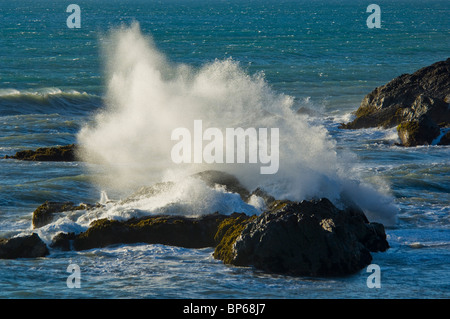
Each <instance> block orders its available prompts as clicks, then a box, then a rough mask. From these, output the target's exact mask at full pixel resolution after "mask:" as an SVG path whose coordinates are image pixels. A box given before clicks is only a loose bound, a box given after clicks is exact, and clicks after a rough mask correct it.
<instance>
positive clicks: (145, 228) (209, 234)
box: [51, 213, 250, 250]
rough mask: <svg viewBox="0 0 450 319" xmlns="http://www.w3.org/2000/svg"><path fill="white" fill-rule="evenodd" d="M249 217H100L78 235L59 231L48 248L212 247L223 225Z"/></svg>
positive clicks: (218, 238)
mask: <svg viewBox="0 0 450 319" xmlns="http://www.w3.org/2000/svg"><path fill="white" fill-rule="evenodd" d="M248 218H250V217H249V216H246V215H245V214H238V213H235V214H231V215H222V214H218V213H215V214H209V215H204V216H200V217H195V218H194V217H185V216H168V215H158V216H149V217H143V218H132V219H130V220H127V221H117V220H108V219H99V220H96V221H94V222H93V223H92V224H91V225H90V227H89V229H88V230H86V231H85V232H83V233H80V234H77V235H75V234H59V235H57V236H55V238H54V239H53V242H52V244H51V247H53V248H61V249H63V250H67V249H70V248H71V247H73V249H75V250H86V249H91V248H99V247H106V246H109V245H113V244H133V243H147V244H162V245H170V246H178V247H185V248H205V247H215V246H216V245H217V244H218V242H219V241H220V240H221V239H222V237H221V236H217V232H218V230H219V229H223V227H224V224H226V225H232V224H233V222H234V221H236V220H237V219H239V220H245V219H248Z"/></svg>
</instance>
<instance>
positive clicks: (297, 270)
mask: <svg viewBox="0 0 450 319" xmlns="http://www.w3.org/2000/svg"><path fill="white" fill-rule="evenodd" d="M388 248H389V244H388V243H387V241H386V234H385V232H384V226H383V225H381V224H378V223H369V222H368V220H367V218H366V216H365V215H364V213H363V212H362V211H360V210H359V209H346V210H339V209H337V208H336V207H335V206H334V205H333V204H332V203H331V202H330V201H329V200H327V199H321V200H318V201H302V202H301V203H298V202H290V201H277V202H275V203H274V205H273V206H272V207H271V209H269V210H268V211H266V212H264V213H263V214H262V215H260V216H258V217H257V218H256V219H254V220H252V221H250V222H249V223H248V224H247V225H246V227H245V229H244V230H243V231H242V233H241V234H240V235H239V236H238V237H237V238H236V240H235V242H234V243H232V247H231V249H232V252H231V254H229V255H228V256H227V258H226V259H225V260H224V262H226V263H230V264H233V265H237V266H254V267H255V268H257V269H261V270H263V271H268V272H271V273H280V274H287V275H301V276H334V275H347V274H351V273H355V272H357V271H359V270H361V269H362V268H364V267H365V266H367V265H368V264H370V262H371V260H372V256H371V254H370V251H373V252H375V251H385V250H386V249H388Z"/></svg>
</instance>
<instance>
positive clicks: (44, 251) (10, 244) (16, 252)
mask: <svg viewBox="0 0 450 319" xmlns="http://www.w3.org/2000/svg"><path fill="white" fill-rule="evenodd" d="M48 254H49V251H48V248H47V245H46V244H45V243H44V242H43V241H42V239H41V238H40V237H39V236H38V235H37V234H36V233H33V234H32V235H29V236H23V237H15V238H10V239H0V258H1V259H15V258H37V257H45V256H47V255H48Z"/></svg>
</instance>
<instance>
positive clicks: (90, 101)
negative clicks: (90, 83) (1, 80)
mask: <svg viewBox="0 0 450 319" xmlns="http://www.w3.org/2000/svg"><path fill="white" fill-rule="evenodd" d="M101 105H102V98H101V97H99V96H97V95H94V94H88V93H86V92H79V91H76V90H61V89H59V88H54V87H47V88H40V89H24V90H18V89H14V88H7V89H0V116H8V115H23V114H33V113H39V114H41V113H44V114H47V113H59V114H62V113H63V114H72V115H78V114H85V113H86V112H89V111H93V110H96V109H98V108H99V107H101Z"/></svg>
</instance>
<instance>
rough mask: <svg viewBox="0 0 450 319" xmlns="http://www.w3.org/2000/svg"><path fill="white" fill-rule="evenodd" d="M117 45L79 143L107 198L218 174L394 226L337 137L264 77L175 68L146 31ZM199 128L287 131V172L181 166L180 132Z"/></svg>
mask: <svg viewBox="0 0 450 319" xmlns="http://www.w3.org/2000/svg"><path fill="white" fill-rule="evenodd" d="M107 43H108V44H107V45H106V46H105V57H106V74H107V91H106V99H105V104H106V106H105V108H104V109H103V110H101V111H100V112H99V113H98V114H97V115H96V116H95V118H94V119H93V121H92V123H90V124H89V125H86V126H85V127H83V129H82V130H81V131H80V133H79V135H78V142H79V144H80V145H81V147H82V154H81V155H82V156H83V158H84V159H85V160H86V161H90V162H96V163H100V164H102V166H103V167H106V171H105V172H104V173H103V174H101V175H98V174H97V175H96V176H97V178H96V183H98V185H99V187H101V188H102V189H108V188H109V189H111V188H114V189H116V190H122V191H124V192H125V193H126V192H128V193H129V192H130V190H131V189H132V188H135V187H137V186H141V185H149V184H153V183H156V182H161V181H168V180H174V181H177V180H181V181H183V180H185V179H186V177H187V176H189V175H191V174H192V173H195V172H200V171H203V170H211V169H214V170H221V171H225V172H227V173H230V174H233V175H234V176H236V177H237V178H238V179H239V180H240V181H241V183H242V184H243V185H244V186H246V187H247V188H248V189H249V190H253V189H255V188H257V187H261V188H263V189H264V190H265V191H267V192H268V193H270V194H271V195H273V196H274V197H276V198H280V199H282V198H284V199H291V200H302V199H310V198H319V197H327V198H329V199H330V200H331V201H333V202H334V203H339V202H340V201H341V200H342V198H344V197H345V198H346V199H350V200H352V201H354V202H355V203H356V204H357V205H359V206H360V207H362V208H363V209H364V210H365V212H366V213H367V214H368V217H369V218H371V217H372V219H379V220H381V219H383V221H384V222H388V221H389V220H390V221H391V222H392V220H393V218H394V217H395V208H394V206H393V205H392V203H391V202H390V198H389V197H387V196H385V195H383V194H381V193H379V192H378V191H376V190H374V189H373V188H372V187H371V186H369V185H363V184H362V183H361V182H360V181H358V180H357V179H349V178H347V176H349V175H348V174H349V172H348V171H347V170H345V169H344V168H343V166H342V165H340V164H339V159H338V156H337V153H336V150H335V142H334V141H333V140H331V139H330V138H329V136H328V132H327V130H326V129H325V128H324V127H322V126H312V125H309V124H308V122H307V120H306V118H304V117H302V116H300V115H296V114H295V112H294V111H293V110H292V105H293V98H292V97H290V96H287V95H284V94H280V93H277V92H274V91H273V90H272V89H271V88H270V87H269V85H268V84H267V82H266V81H265V79H264V75H263V74H262V73H260V74H256V75H249V74H247V73H246V72H245V71H244V70H243V69H242V68H241V67H240V66H239V64H238V63H237V62H235V61H233V60H231V59H227V60H216V61H214V62H211V63H207V64H205V65H204V66H203V67H201V68H197V69H196V68H192V67H190V66H187V65H184V64H177V65H175V64H172V63H170V62H168V61H167V59H166V58H165V56H164V55H163V54H162V53H160V52H159V51H158V50H157V49H156V46H155V44H154V42H153V40H152V38H151V37H149V36H143V35H142V34H141V31H140V28H139V25H138V24H134V25H132V26H131V27H130V28H121V29H119V30H116V31H114V32H112V34H111V36H110V37H109V38H108V41H107ZM196 120H201V121H202V124H203V125H204V127H214V128H218V129H221V130H223V131H225V129H226V128H238V127H242V128H244V129H245V128H248V127H252V128H256V129H258V128H278V129H279V169H278V171H277V173H276V174H260V165H259V164H257V165H255V164H249V163H245V164H229V163H223V164H219V163H194V162H193V163H188V164H187V163H181V164H177V163H174V161H173V160H172V158H171V150H172V148H173V146H174V144H175V142H174V141H173V140H171V133H172V131H173V130H175V129H177V128H188V129H190V130H191V132H192V131H193V125H194V121H196ZM197 195H198V194H196V196H195V198H196V199H197V200H199V196H197ZM175 197H176V199H175ZM191 198H192V196H191V195H190V194H189V192H187V193H186V194H185V195H184V196H181V197H180V194H176V196H175V194H174V200H176V201H178V202H179V201H182V200H186V201H189V200H190V199H191ZM208 198H209V199H210V200H211V194H208ZM367 199H370V201H368V200H367ZM200 201H201V200H200ZM213 202H214V201H213ZM380 203H382V204H383V205H382V206H380ZM165 204H167V201H165ZM202 205H204V203H202ZM154 207H155V205H154V203H153V206H151V208H154ZM202 208H205V207H204V206H202ZM206 209H207V207H206ZM205 213H209V211H205Z"/></svg>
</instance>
